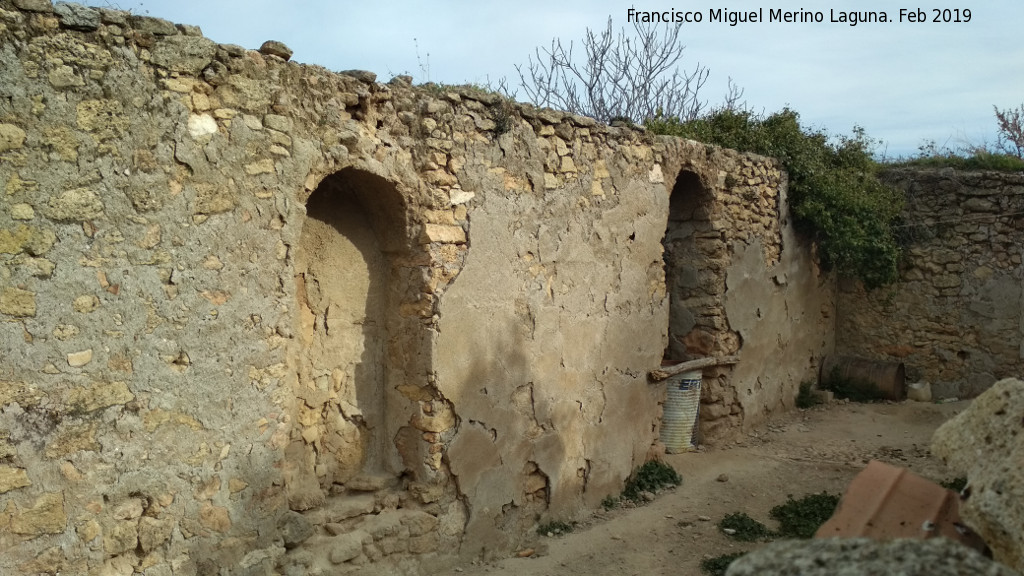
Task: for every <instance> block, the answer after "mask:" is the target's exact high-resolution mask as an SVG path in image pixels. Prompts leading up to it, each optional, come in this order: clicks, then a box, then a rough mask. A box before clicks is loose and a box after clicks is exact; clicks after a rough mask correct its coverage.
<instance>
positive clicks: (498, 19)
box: [87, 0, 1024, 157]
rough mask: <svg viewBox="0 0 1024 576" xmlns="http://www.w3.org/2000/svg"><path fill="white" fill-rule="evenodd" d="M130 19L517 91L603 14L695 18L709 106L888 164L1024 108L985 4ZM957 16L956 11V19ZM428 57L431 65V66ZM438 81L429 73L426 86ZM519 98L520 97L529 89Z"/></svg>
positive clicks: (257, 10) (553, 8) (683, 3)
mask: <svg viewBox="0 0 1024 576" xmlns="http://www.w3.org/2000/svg"><path fill="white" fill-rule="evenodd" d="M87 3H89V4H91V5H94V6H110V7H117V8H121V9H124V10H131V11H132V12H134V13H137V14H145V15H149V16H157V17H160V18H166V19H169V20H172V21H174V22H178V23H185V24H195V25H199V26H200V27H201V28H202V29H203V33H204V35H205V36H207V37H209V38H211V39H213V40H215V41H217V42H222V43H232V44H240V45H242V46H245V47H246V48H258V47H259V46H260V44H262V43H263V41H265V40H271V39H273V40H279V41H282V42H284V43H285V44H287V45H288V46H289V47H290V48H291V49H292V50H294V51H295V55H294V56H293V60H296V61H298V62H304V63H311V64H319V65H321V66H324V67H326V68H329V69H332V70H346V69H353V68H355V69H363V70H370V71H373V72H376V73H377V75H378V77H379V79H381V80H385V81H386V80H387V79H389V78H390V77H391V76H393V75H396V74H403V73H406V74H410V75H412V76H413V77H414V81H415V82H417V83H419V82H425V81H427V80H431V81H434V82H444V83H452V84H460V83H464V82H477V83H484V82H487V81H488V80H492V81H493V80H495V79H498V78H501V77H506V78H508V79H509V80H510V81H511V83H512V84H513V85H515V84H516V83H517V82H518V76H517V74H516V71H515V68H514V66H515V64H522V63H525V62H526V61H527V58H528V56H529V55H530V54H532V52H533V50H534V49H535V48H536V47H538V46H548V45H549V44H550V43H551V40H552V38H555V37H558V38H561V39H563V40H566V41H567V40H578V39H580V38H581V37H582V36H583V34H584V32H585V30H586V29H587V28H588V27H590V28H594V29H601V28H603V27H604V26H605V24H606V22H607V20H608V17H609V16H611V17H612V18H613V22H614V24H615V26H616V28H618V27H619V26H624V25H626V11H627V9H629V8H630V7H635V8H636V9H638V10H645V11H668V10H677V11H697V12H700V13H701V14H702V18H703V22H701V23H691V24H684V26H683V37H684V41H685V43H686V46H687V50H686V56H685V58H684V64H683V65H684V66H686V67H692V66H694V65H695V64H697V63H700V64H702V65H704V66H706V67H708V68H709V70H710V72H711V77H710V80H709V81H708V83H707V84H706V85H705V87H704V90H703V91H702V97H703V98H706V99H707V100H709V101H710V102H711V103H712V104H714V103H715V102H716V101H718V100H720V99H721V96H722V94H724V92H725V89H726V85H727V80H728V78H730V77H731V78H732V79H733V80H734V81H735V82H736V83H737V84H738V85H739V86H741V87H743V88H744V89H745V98H746V100H747V102H748V104H749V105H750V106H751V107H753V108H754V109H756V110H759V111H760V110H763V111H767V112H772V111H775V110H778V109H780V108H782V107H783V106H786V105H788V106H790V107H791V108H793V109H795V110H796V111H798V112H799V113H800V114H801V117H802V118H803V120H804V121H805V123H807V124H810V125H813V126H815V127H819V128H825V129H826V130H828V131H829V132H831V133H843V134H846V133H849V132H850V130H851V128H852V127H853V126H854V125H860V126H863V127H864V128H865V129H866V130H867V133H868V135H869V136H871V137H873V138H876V139H881V140H883V141H884V144H883V146H882V148H881V149H880V150H879V152H880V153H884V154H885V155H887V156H890V157H891V156H900V155H909V154H913V153H915V152H916V151H917V148H918V146H919V145H921V144H922V143H923V142H924V141H926V140H934V141H935V142H936V143H937V144H939V145H940V146H941V145H948V146H950V147H952V148H956V147H959V146H961V145H964V144H980V143H984V142H992V141H994V139H995V134H996V123H995V118H994V115H993V110H992V107H993V106H994V105H995V106H999V107H1000V108H1010V107H1016V106H1019V105H1021V104H1022V103H1024V42H1021V36H1022V32H1021V24H1022V23H1024V2H1021V0H985V1H984V2H960V3H959V4H958V3H955V2H949V1H947V0H935V1H934V3H932V4H919V5H918V6H917V7H915V6H912V5H911V4H913V3H903V4H900V3H893V2H884V1H880V2H871V1H864V0H859V1H847V0H831V1H826V2H822V1H818V0H805V1H803V2H799V1H797V2H790V0H777V1H776V0H760V1H750V0H735V1H732V2H727V3H723V2H718V1H716V0H668V1H662V0H655V1H646V0H645V1H643V2H635V1H628V2H627V1H622V0H589V1H583V0H570V1H565V2H554V1H550V0H548V1H541V0H520V1H515V0H506V1H504V2H497V1H493V0H479V1H477V2H474V3H470V2H459V1H454V0H435V1H431V2H424V1H418V2H417V1H411V0H401V1H396V2H385V1H360V2H351V1H348V0H334V1H327V0H294V1H292V2H280V1H275V2H270V1H267V0H245V1H242V0H205V1H200V0H117V1H108V0H90V1H89V2H87ZM723 7H728V9H729V10H732V11H748V10H758V9H762V10H763V13H764V15H765V18H767V16H768V12H769V10H770V9H784V10H800V9H804V10H810V11H820V12H822V13H823V16H824V20H825V21H824V22H822V23H820V24H813V23H790V24H787V23H778V22H776V23H769V22H759V23H748V24H739V25H737V26H730V25H729V24H728V23H712V22H709V11H710V10H712V9H719V8H723ZM900 8H918V9H920V10H921V11H922V12H924V13H925V14H926V16H927V20H928V21H926V22H923V23H911V22H902V23H901V22H898V21H896V22H889V23H865V24H859V25H857V26H849V25H847V24H841V23H830V22H829V20H830V16H831V12H832V11H835V12H836V13H838V12H840V11H849V10H857V11H866V10H867V11H884V12H885V13H886V14H887V15H888V16H889V18H890V19H896V20H898V18H899V12H900ZM956 8H960V9H963V8H967V9H969V10H971V21H970V22H966V23H935V22H932V21H931V20H932V18H933V17H934V15H935V12H934V11H933V9H940V10H941V9H956ZM961 18H963V15H962V14H961ZM428 55H429V56H428ZM428 71H429V77H428ZM520 94H521V92H520Z"/></svg>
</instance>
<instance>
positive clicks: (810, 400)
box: [796, 382, 821, 410]
mask: <svg viewBox="0 0 1024 576" xmlns="http://www.w3.org/2000/svg"><path fill="white" fill-rule="evenodd" d="M813 388H814V382H801V383H800V392H799V393H797V395H796V407H797V408H802V409H804V410H806V409H807V408H810V407H811V406H817V405H818V404H820V403H821V399H820V398H818V397H817V396H815V395H814V391H813Z"/></svg>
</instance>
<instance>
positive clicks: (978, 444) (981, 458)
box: [932, 378, 1024, 571]
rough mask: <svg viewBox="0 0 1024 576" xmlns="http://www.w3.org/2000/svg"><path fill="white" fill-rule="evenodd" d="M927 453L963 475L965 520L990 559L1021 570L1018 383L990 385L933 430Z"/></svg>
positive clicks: (1023, 535) (1022, 440)
mask: <svg viewBox="0 0 1024 576" xmlns="http://www.w3.org/2000/svg"><path fill="white" fill-rule="evenodd" d="M932 452H934V453H935V454H936V455H938V456H939V457H940V458H942V460H943V461H944V462H945V463H946V464H947V465H948V466H949V467H950V468H952V469H953V470H954V471H956V472H957V473H959V474H964V475H966V476H967V489H966V490H965V496H966V499H965V500H964V501H963V502H962V503H961V507H960V512H961V514H962V516H963V518H964V520H965V521H966V522H967V524H968V525H970V526H971V528H973V529H974V530H975V531H977V532H978V534H980V535H981V537H982V538H984V539H985V542H986V543H987V544H988V545H989V547H990V548H991V549H992V554H993V556H994V557H995V559H996V560H999V561H1000V562H1003V563H1004V564H1007V565H1009V566H1012V567H1013V568H1015V569H1016V570H1018V571H1024V469H1022V468H1021V465H1020V463H1021V462H1024V382H1022V381H1020V380H1017V379H1015V378H1008V379H1006V380H1000V381H999V382H996V383H995V384H994V385H992V387H991V388H989V389H988V390H987V391H985V392H984V393H983V394H982V395H981V396H978V397H977V398H975V399H974V402H972V403H971V405H970V406H968V407H967V409H965V410H964V411H963V412H961V413H960V414H959V415H957V416H956V417H954V418H952V419H951V420H949V421H948V422H946V423H945V424H943V425H942V426H941V427H940V428H939V429H938V430H937V431H936V432H935V436H934V437H933V438H932Z"/></svg>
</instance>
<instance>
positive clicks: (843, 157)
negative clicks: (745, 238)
mask: <svg viewBox="0 0 1024 576" xmlns="http://www.w3.org/2000/svg"><path fill="white" fill-rule="evenodd" d="M647 127H648V129H650V130H651V131H653V132H655V133H657V134H669V135H673V136H680V137H683V138H690V139H693V140H698V141H701V142H707V143H710V144H717V145H719V146H724V147H727V148H735V149H737V150H741V151H745V152H754V153H757V154H763V155H765V156H771V157H774V158H778V159H779V160H780V161H781V162H782V164H783V166H784V168H785V170H786V172H787V173H788V175H789V203H790V210H791V212H792V214H793V216H794V217H795V218H794V220H795V223H796V225H797V227H798V228H799V229H800V230H802V231H803V232H804V233H806V234H809V235H811V236H812V237H813V238H814V239H815V241H816V242H817V243H818V247H819V252H818V255H819V260H820V263H821V265H822V266H823V267H824V268H826V269H833V268H834V269H836V270H837V271H839V273H841V274H844V275H847V276H852V277H856V278H860V279H861V280H862V281H863V282H864V284H865V285H866V286H867V287H868V288H876V287H878V286H882V285H884V284H888V283H891V282H893V281H894V280H896V278H897V273H898V267H897V266H898V263H899V259H900V256H901V249H900V245H899V243H898V242H897V241H896V238H895V236H894V233H893V226H894V224H895V221H896V219H897V218H898V217H899V213H900V210H901V209H902V207H903V194H902V193H901V192H899V191H898V190H896V189H895V188H893V187H891V186H888V185H886V184H884V183H882V182H881V181H880V180H879V179H878V176H877V174H878V170H879V169H880V165H879V164H878V163H877V162H876V161H875V160H874V159H873V157H872V150H873V149H874V148H875V146H876V142H875V141H874V140H871V139H870V138H868V137H867V136H866V135H865V133H864V130H863V129H862V128H859V127H855V128H854V130H853V136H849V137H847V136H840V137H838V138H831V137H830V136H829V135H828V134H827V133H825V132H824V131H823V130H815V129H811V128H806V127H802V126H801V125H800V117H799V115H798V114H797V113H796V112H794V111H792V110H789V109H788V108H787V109H784V110H782V111H781V112H776V113H775V114H772V115H770V116H761V115H757V114H753V113H751V112H748V111H743V110H728V109H725V110H719V111H717V112H714V113H712V114H710V115H707V116H704V117H701V118H698V119H696V120H691V121H687V122H682V121H680V120H678V119H676V118H654V119H652V120H649V121H648V122H647Z"/></svg>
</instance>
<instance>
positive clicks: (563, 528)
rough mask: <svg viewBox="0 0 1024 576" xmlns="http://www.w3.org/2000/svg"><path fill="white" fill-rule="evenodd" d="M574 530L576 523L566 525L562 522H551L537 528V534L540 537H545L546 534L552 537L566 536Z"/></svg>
mask: <svg viewBox="0 0 1024 576" xmlns="http://www.w3.org/2000/svg"><path fill="white" fill-rule="evenodd" d="M575 528H576V523H575V522H573V523H571V524H569V523H566V522H562V521H560V520H553V521H551V522H546V523H544V524H541V525H540V526H538V527H537V534H540V535H541V536H547V535H548V534H552V535H554V536H560V535H562V534H568V533H570V532H572V531H573V529H575Z"/></svg>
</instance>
